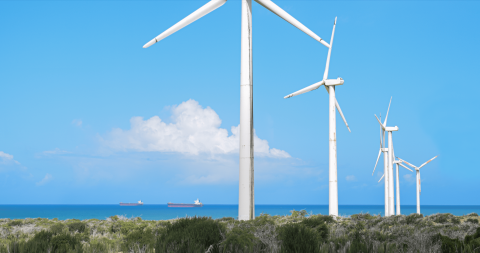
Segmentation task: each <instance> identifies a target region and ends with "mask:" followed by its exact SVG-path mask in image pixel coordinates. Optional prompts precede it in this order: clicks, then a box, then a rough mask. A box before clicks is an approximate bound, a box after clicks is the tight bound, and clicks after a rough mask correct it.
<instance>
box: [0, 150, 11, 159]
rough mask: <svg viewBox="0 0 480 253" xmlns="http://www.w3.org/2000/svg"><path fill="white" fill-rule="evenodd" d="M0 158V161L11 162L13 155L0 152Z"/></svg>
mask: <svg viewBox="0 0 480 253" xmlns="http://www.w3.org/2000/svg"><path fill="white" fill-rule="evenodd" d="M0 158H2V160H13V155H9V154H7V153H5V152H3V151H0Z"/></svg>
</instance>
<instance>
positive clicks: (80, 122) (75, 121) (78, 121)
mask: <svg viewBox="0 0 480 253" xmlns="http://www.w3.org/2000/svg"><path fill="white" fill-rule="evenodd" d="M82 123H83V122H82V120H81V119H74V120H72V124H73V125H75V126H78V127H81V126H82Z"/></svg>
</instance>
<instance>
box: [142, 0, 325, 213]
mask: <svg viewBox="0 0 480 253" xmlns="http://www.w3.org/2000/svg"><path fill="white" fill-rule="evenodd" d="M226 1H227V0H211V1H210V2H208V3H207V4H205V5H204V6H202V7H200V8H199V9H198V10H196V11H195V12H193V13H192V14H190V15H188V16H187V17H186V18H184V19H182V20H181V21H180V22H178V23H176V24H175V25H173V26H172V27H170V28H169V29H167V30H166V31H165V32H163V33H161V34H160V35H158V36H157V37H155V38H154V39H152V40H151V41H149V42H148V43H147V44H145V45H144V46H143V47H144V48H147V47H149V46H151V45H153V44H155V43H157V42H159V41H160V40H162V39H165V38H166V37H168V36H170V35H172V34H173V33H175V32H176V31H178V30H180V29H182V28H183V27H185V26H187V25H189V24H191V23H192V22H194V21H195V20H197V19H199V18H201V17H203V16H205V15H207V14H208V13H210V12H212V11H214V10H215V9H217V8H219V7H220V6H222V5H223V4H224V3H225V2H226ZM255 1H256V2H257V3H259V4H260V5H262V6H263V7H265V8H267V9H268V10H270V11H271V12H273V13H275V14H276V15H278V16H279V17H281V18H283V19H284V20H285V21H287V22H289V23H290V24H292V25H293V26H295V27H297V28H298V29H300V30H301V31H303V32H304V33H306V34H308V35H309V36H310V37H312V38H313V39H315V40H316V41H318V42H320V43H322V44H323V45H324V46H326V47H330V45H329V44H328V43H326V42H325V41H324V40H322V38H320V37H319V36H318V35H316V34H315V33H313V32H312V31H311V30H310V29H308V28H307V27H305V26H304V25H303V24H302V23H300V22H299V21H298V20H296V19H295V18H294V17H292V16H291V15H290V14H288V13H287V12H285V11H284V10H283V9H282V8H280V7H278V6H277V5H276V4H275V3H273V2H272V1H270V0H255ZM252 87H253V74H252V0H242V28H241V63H240V152H239V153H240V162H239V166H240V176H239V194H238V195H239V197H238V219H239V220H251V219H253V218H254V217H255V204H254V203H255V202H254V180H253V178H254V171H253V153H254V150H253V136H254V133H253V89H252Z"/></svg>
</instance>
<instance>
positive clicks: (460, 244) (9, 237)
mask: <svg viewBox="0 0 480 253" xmlns="http://www.w3.org/2000/svg"><path fill="white" fill-rule="evenodd" d="M479 221H480V218H479V216H478V215H477V214H475V213H472V214H469V215H464V216H454V215H452V214H434V215H430V216H426V217H423V215H417V214H412V215H408V216H405V215H399V216H391V217H381V216H379V215H370V214H356V215H352V216H349V217H335V218H334V217H331V216H324V215H308V214H307V212H305V211H295V210H293V211H291V215H287V216H270V215H268V214H262V215H260V216H259V217H257V218H256V219H255V220H252V221H238V220H235V219H233V218H221V219H216V220H213V219H211V218H208V217H187V218H182V219H174V220H168V221H150V220H142V219H141V218H139V217H136V218H127V217H124V216H112V217H110V218H107V219H105V220H97V219H90V220H83V221H80V220H75V219H71V220H64V221H62V220H58V219H50V220H49V219H42V218H37V219H22V220H10V219H0V253H4V252H10V253H13V252H15V253H16V252H18V253H23V252H38V253H43V252H50V253H56V252H72V253H73V252H84V253H96V252H115V253H117V252H123V253H126V252H157V253H158V252H185V253H187V252H188V253H190V252H191V253H196V252H202V253H204V252H209V253H215V252H239V253H240V252H302V253H304V252H314V253H316V252H318V253H320V252H355V253H357V252H478V253H480V225H479Z"/></svg>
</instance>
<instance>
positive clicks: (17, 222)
mask: <svg viewBox="0 0 480 253" xmlns="http://www.w3.org/2000/svg"><path fill="white" fill-rule="evenodd" d="M7 224H8V226H10V227H15V226H20V225H22V224H23V221H22V220H12V221H10V222H9V223H7Z"/></svg>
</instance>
